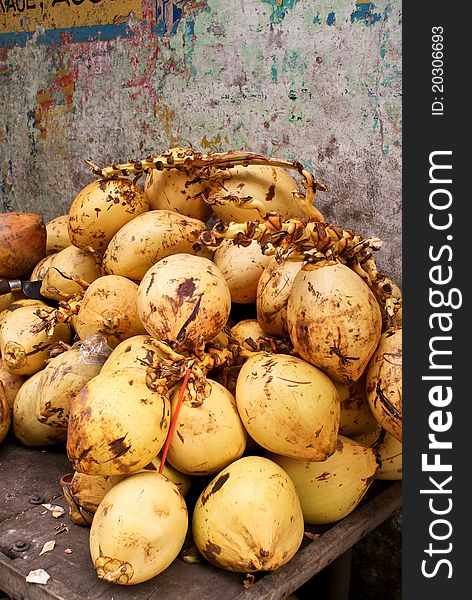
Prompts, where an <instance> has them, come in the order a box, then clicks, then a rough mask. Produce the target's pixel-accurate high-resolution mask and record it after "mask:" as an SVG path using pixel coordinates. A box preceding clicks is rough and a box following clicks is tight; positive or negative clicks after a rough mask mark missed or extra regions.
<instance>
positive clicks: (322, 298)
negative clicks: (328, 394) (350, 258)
mask: <svg viewBox="0 0 472 600" xmlns="http://www.w3.org/2000/svg"><path fill="white" fill-rule="evenodd" d="M287 323H288V329H289V333H290V338H291V340H292V342H293V345H294V347H295V350H296V351H297V352H298V354H300V356H301V357H302V358H304V359H305V360H307V361H308V362H310V363H312V364H313V365H315V366H317V367H319V368H320V369H322V370H323V371H324V372H325V373H327V375H329V376H330V377H331V379H333V380H334V381H338V382H340V383H351V382H353V381H357V380H358V379H359V378H360V376H361V375H362V373H363V372H364V370H365V368H366V367H367V364H368V362H369V360H370V358H371V356H372V354H373V353H374V351H375V349H376V348H377V345H378V343H379V341H380V335H381V332H382V315H381V313H380V308H379V304H378V302H377V300H376V298H375V296H374V294H373V293H372V291H371V290H370V288H369V287H368V286H367V284H366V283H364V281H363V280H362V279H361V278H360V277H359V275H357V274H356V273H355V272H354V271H353V270H352V269H350V268H349V267H347V266H346V265H343V264H341V263H335V262H330V261H323V262H319V263H316V264H309V265H305V266H303V267H302V269H301V270H300V271H299V272H298V274H297V275H296V277H295V280H294V282H293V286H292V292H291V294H290V298H289V300H288V304H287Z"/></svg>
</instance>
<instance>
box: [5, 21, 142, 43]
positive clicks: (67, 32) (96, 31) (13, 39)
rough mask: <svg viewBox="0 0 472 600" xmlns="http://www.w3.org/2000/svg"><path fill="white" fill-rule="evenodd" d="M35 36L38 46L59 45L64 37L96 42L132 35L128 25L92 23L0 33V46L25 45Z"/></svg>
mask: <svg viewBox="0 0 472 600" xmlns="http://www.w3.org/2000/svg"><path fill="white" fill-rule="evenodd" d="M33 36H36V38H35V40H36V43H37V44H38V46H46V45H50V46H59V45H60V44H64V38H66V39H67V41H68V42H97V41H103V42H104V41H109V40H113V39H115V38H117V37H132V36H133V32H132V31H131V30H130V28H129V27H128V25H126V24H125V23H122V24H121V25H94V26H82V27H67V28H64V29H48V30H46V31H44V32H39V33H38V32H36V31H24V32H20V33H2V34H0V48H12V47H14V46H20V47H21V46H25V45H26V42H28V41H29V40H31V39H32V38H33Z"/></svg>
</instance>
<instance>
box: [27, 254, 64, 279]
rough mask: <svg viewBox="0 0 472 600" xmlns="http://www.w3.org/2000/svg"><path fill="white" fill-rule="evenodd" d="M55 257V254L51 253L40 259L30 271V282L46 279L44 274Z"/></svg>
mask: <svg viewBox="0 0 472 600" xmlns="http://www.w3.org/2000/svg"><path fill="white" fill-rule="evenodd" d="M56 255H57V252H53V253H52V254H48V255H47V256H45V257H44V258H42V259H41V260H40V261H39V263H38V264H37V265H36V266H35V267H34V269H33V270H32V271H31V275H30V281H42V280H43V279H44V278H45V277H46V273H47V272H48V269H49V267H50V266H51V261H52V259H53V258H54V257H55V256H56Z"/></svg>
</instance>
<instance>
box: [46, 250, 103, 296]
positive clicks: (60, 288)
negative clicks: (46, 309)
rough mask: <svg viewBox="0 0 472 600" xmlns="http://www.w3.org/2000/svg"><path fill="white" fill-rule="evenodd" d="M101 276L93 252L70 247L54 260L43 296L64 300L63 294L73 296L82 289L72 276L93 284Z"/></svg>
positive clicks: (48, 271)
mask: <svg viewBox="0 0 472 600" xmlns="http://www.w3.org/2000/svg"><path fill="white" fill-rule="evenodd" d="M100 275H101V269H100V266H99V264H98V263H97V259H96V257H95V256H94V255H93V254H92V253H91V252H88V251H87V250H81V249H80V248H76V247H75V246H68V247H67V248H64V250H61V251H60V252H58V253H57V254H56V255H55V256H54V257H53V258H52V260H51V262H50V264H49V268H48V270H47V272H46V275H45V277H44V278H43V280H42V284H41V294H42V295H43V296H45V297H46V298H53V299H54V300H61V299H62V298H63V296H62V295H61V294H63V295H65V296H72V295H73V294H76V293H77V292H78V291H80V290H81V289H82V286H81V285H80V284H79V283H76V282H75V281H74V280H73V279H71V276H75V277H79V278H80V279H82V280H83V281H85V282H86V283H92V281H95V280H96V279H97V278H98V277H100ZM55 290H57V292H56V291H55ZM58 292H60V293H58Z"/></svg>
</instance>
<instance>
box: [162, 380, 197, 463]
mask: <svg viewBox="0 0 472 600" xmlns="http://www.w3.org/2000/svg"><path fill="white" fill-rule="evenodd" d="M189 377H190V369H187V370H186V371H185V376H184V380H183V382H182V387H181V388H180V394H179V399H178V400H177V404H176V405H175V410H174V414H173V415H172V420H171V422H170V427H169V433H168V434H167V438H166V443H165V444H164V450H163V451H162V458H161V464H160V466H159V473H162V471H163V470H164V465H165V464H166V458H167V453H168V452H169V446H170V441H171V439H172V435H173V433H174V429H175V425H176V423H177V417H178V416H179V411H180V407H181V406H182V400H183V399H184V394H185V390H186V389H187V383H188V380H189Z"/></svg>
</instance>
